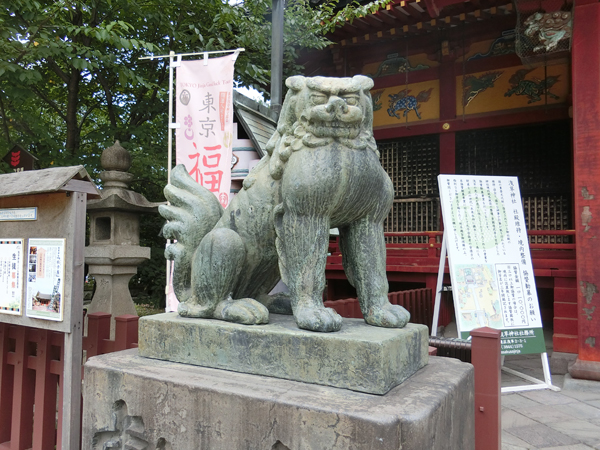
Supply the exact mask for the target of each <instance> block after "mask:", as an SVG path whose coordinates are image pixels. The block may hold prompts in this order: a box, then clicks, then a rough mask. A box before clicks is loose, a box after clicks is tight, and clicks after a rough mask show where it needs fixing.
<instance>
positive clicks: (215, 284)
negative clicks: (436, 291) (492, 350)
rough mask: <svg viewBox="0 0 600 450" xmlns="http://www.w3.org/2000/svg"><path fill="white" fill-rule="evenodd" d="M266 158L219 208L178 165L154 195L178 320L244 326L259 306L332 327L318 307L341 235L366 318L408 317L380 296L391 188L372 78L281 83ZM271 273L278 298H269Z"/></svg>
mask: <svg viewBox="0 0 600 450" xmlns="http://www.w3.org/2000/svg"><path fill="white" fill-rule="evenodd" d="M286 85H287V87H288V88H289V91H288V94H287V96H286V99H285V102H284V104H283V108H282V112H281V118H280V120H279V123H278V125H277V131H276V132H275V133H274V135H273V136H272V138H271V139H270V141H269V142H268V144H267V155H266V156H265V157H264V158H263V159H262V160H261V162H260V163H259V164H258V165H257V166H256V167H255V168H254V169H252V171H251V172H250V174H249V175H248V177H247V178H246V179H245V180H244V185H243V189H242V190H241V191H240V193H239V194H237V195H236V196H235V197H234V198H233V200H232V202H231V203H230V205H229V206H228V207H227V209H225V210H224V209H223V208H222V207H221V205H220V204H219V202H218V200H217V199H216V198H215V196H214V195H213V194H212V193H211V192H209V191H208V190H206V189H205V188H203V187H201V186H200V185H198V184H196V183H195V182H194V181H193V180H192V179H191V177H190V176H189V175H188V174H187V172H186V170H185V168H184V167H183V166H178V167H176V168H175V169H174V170H173V172H172V177H171V179H172V181H171V183H172V184H170V185H168V186H167V187H166V188H165V195H166V197H167V199H168V200H169V201H170V203H171V204H170V205H165V206H161V207H160V213H161V215H162V216H163V217H164V218H166V219H167V220H168V221H169V222H168V223H167V224H166V225H165V227H164V229H163V233H164V235H165V237H167V238H171V239H177V243H176V244H173V245H171V246H169V248H168V249H167V251H166V256H167V258H169V259H172V260H174V264H175V272H174V279H173V285H174V288H175V293H176V295H177V297H178V299H179V300H180V302H181V303H180V305H179V310H178V312H179V314H180V315H181V316H187V317H204V318H216V319H222V320H227V321H231V322H237V323H245V324H260V323H266V322H267V321H268V316H269V311H271V312H277V313H293V315H294V318H295V320H296V323H297V325H298V326H299V327H300V328H304V329H308V330H313V331H323V332H328V331H336V330H339V329H340V327H341V325H342V319H341V317H340V316H339V315H338V314H337V313H336V312H335V311H334V310H333V309H331V308H325V307H324V306H323V302H322V293H323V289H324V287H325V262H326V258H327V249H328V244H329V229H330V228H333V227H337V228H338V229H339V230H340V237H341V248H342V254H343V264H344V268H345V271H346V274H347V276H348V279H349V280H350V282H351V283H352V284H353V285H354V286H355V287H356V290H357V292H358V299H359V303H360V306H361V310H362V312H363V316H364V318H365V321H366V322H367V323H369V324H371V325H376V326H383V327H398V328H400V327H403V326H404V325H405V324H406V323H407V322H408V320H409V317H410V315H409V313H408V312H407V311H406V310H405V309H404V308H402V307H401V306H398V305H392V304H390V303H389V301H388V298H387V293H388V284H387V278H386V270H385V269H386V267H385V242H384V238H383V227H382V223H383V220H384V219H385V217H386V216H387V214H388V211H389V210H390V208H391V205H392V200H393V185H392V183H391V181H390V179H389V177H388V175H387V174H386V173H385V171H384V170H383V168H382V167H381V164H380V162H379V158H378V152H377V147H376V144H375V140H374V138H373V131H372V127H373V110H372V103H371V98H370V94H369V90H370V89H371V88H372V87H373V81H372V80H371V79H370V78H367V77H365V76H360V75H359V76H355V77H353V78H324V77H315V78H305V77H302V76H295V77H291V78H289V79H288V80H287V81H286ZM280 278H282V279H283V280H284V282H285V283H286V284H287V286H288V288H289V293H283V294H281V293H280V294H275V295H271V296H270V295H268V294H269V292H270V291H271V290H272V288H273V287H274V286H275V284H276V283H277V282H278V281H279V279H280Z"/></svg>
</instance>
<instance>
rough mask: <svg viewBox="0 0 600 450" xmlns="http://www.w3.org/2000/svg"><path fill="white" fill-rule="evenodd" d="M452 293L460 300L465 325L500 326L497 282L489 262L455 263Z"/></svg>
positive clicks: (476, 326)
mask: <svg viewBox="0 0 600 450" xmlns="http://www.w3.org/2000/svg"><path fill="white" fill-rule="evenodd" d="M452 293H453V295H455V296H456V297H457V301H458V303H459V304H460V314H461V322H462V323H463V324H464V325H465V328H470V329H474V328H479V327H490V328H502V325H503V324H502V310H501V307H500V296H499V294H498V284H497V282H496V273H495V271H494V269H493V266H492V265H491V264H478V265H476V266H471V265H463V266H461V265H458V266H457V267H456V285H453V286H452Z"/></svg>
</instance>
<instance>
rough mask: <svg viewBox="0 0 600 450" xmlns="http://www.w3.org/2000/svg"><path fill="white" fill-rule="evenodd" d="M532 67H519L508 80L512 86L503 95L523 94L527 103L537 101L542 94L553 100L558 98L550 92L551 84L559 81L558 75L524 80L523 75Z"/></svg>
mask: <svg viewBox="0 0 600 450" xmlns="http://www.w3.org/2000/svg"><path fill="white" fill-rule="evenodd" d="M532 70H533V69H520V70H517V71H516V72H515V73H514V75H513V76H512V77H510V79H509V80H508V81H509V83H510V84H511V86H512V88H511V89H509V90H508V91H506V92H505V93H504V96H505V97H510V96H511V95H513V94H514V95H524V96H526V97H527V98H529V101H528V102H527V103H535V102H539V101H540V100H541V99H542V97H543V96H544V95H547V96H548V97H550V98H553V99H554V100H558V99H559V97H558V96H557V95H556V94H554V93H552V92H550V89H551V88H552V86H554V85H555V84H556V83H557V82H558V81H559V75H556V76H547V77H546V78H544V79H543V80H540V79H538V78H534V79H532V80H526V79H525V77H526V76H527V74H528V73H529V72H531V71H532Z"/></svg>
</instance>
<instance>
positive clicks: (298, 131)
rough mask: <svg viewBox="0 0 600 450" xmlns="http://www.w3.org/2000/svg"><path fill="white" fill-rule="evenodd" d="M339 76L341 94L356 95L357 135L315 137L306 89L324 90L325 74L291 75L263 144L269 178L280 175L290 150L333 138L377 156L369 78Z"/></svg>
mask: <svg viewBox="0 0 600 450" xmlns="http://www.w3.org/2000/svg"><path fill="white" fill-rule="evenodd" d="M342 80H344V83H345V89H344V93H345V94H348V93H355V94H358V95H359V101H358V104H357V105H355V106H359V107H360V109H361V110H362V121H361V122H360V130H359V132H358V135H357V136H356V137H353V138H352V137H340V136H320V137H317V136H315V135H314V134H313V133H311V132H310V131H309V130H308V129H307V121H308V119H307V116H308V114H307V111H308V110H310V109H311V108H312V107H313V105H312V104H311V102H310V93H311V92H315V91H316V92H319V91H327V89H328V83H329V79H328V78H323V77H314V78H305V77H303V76H295V77H291V78H288V79H287V80H286V85H287V87H288V88H289V91H288V93H287V95H286V97H285V101H284V102H283V107H282V111H281V117H280V119H279V124H278V126H277V131H276V132H275V133H274V134H273V136H272V137H271V139H270V140H269V142H268V143H267V147H266V150H267V153H268V154H269V157H270V160H269V173H270V175H271V177H273V179H275V180H279V179H281V177H282V175H283V172H284V170H285V166H286V162H287V161H288V159H289V158H290V156H291V155H292V153H293V152H296V151H299V150H302V149H309V148H315V147H321V146H325V145H328V144H330V143H332V142H334V141H337V142H339V143H340V144H341V145H343V146H344V147H347V148H350V149H359V150H367V151H373V152H375V153H376V154H377V155H378V156H379V152H378V151H377V144H376V143H375V138H374V137H373V131H372V130H373V119H372V118H373V104H372V102H371V94H370V89H371V88H372V87H373V80H371V79H370V78H367V77H365V76H362V75H357V76H355V77H353V78H344V79H342Z"/></svg>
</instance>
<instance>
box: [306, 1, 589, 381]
mask: <svg viewBox="0 0 600 450" xmlns="http://www.w3.org/2000/svg"><path fill="white" fill-rule="evenodd" d="M329 38H330V40H331V41H332V42H334V44H333V45H331V46H330V47H328V48H327V49H325V50H322V51H320V52H318V53H312V54H310V55H307V56H306V57H305V60H304V64H305V67H306V70H305V74H306V75H307V76H315V75H324V76H338V77H340V76H352V75H356V74H365V75H369V76H371V77H372V78H373V80H374V83H375V86H374V88H373V90H372V91H371V95H372V100H373V109H374V133H375V138H376V140H377V143H378V146H379V151H380V153H381V163H382V165H383V167H384V168H385V170H386V171H387V172H388V174H389V175H390V177H391V179H392V181H393V182H394V185H395V190H396V198H395V201H394V206H393V210H392V211H391V213H390V216H389V217H388V219H387V221H386V224H385V231H386V239H387V245H388V262H387V264H388V277H389V280H390V290H394V289H397V290H400V289H402V288H407V287H408V288H410V287H411V286H415V287H417V286H421V287H422V286H423V285H424V286H426V287H429V288H431V289H435V287H436V279H437V272H438V265H439V254H440V251H439V250H440V242H441V235H442V231H441V230H442V228H443V224H442V218H441V213H440V205H439V192H438V186H437V176H438V174H441V173H442V174H468V175H505V176H518V178H519V184H520V191H521V196H522V199H523V209H524V213H525V218H526V222H527V229H528V234H529V241H530V249H531V254H532V259H533V266H534V271H535V278H536V285H537V290H538V297H539V300H540V308H541V312H542V318H543V321H544V323H545V324H546V326H548V327H550V325H551V328H552V329H553V350H554V352H555V353H556V352H559V353H571V354H576V355H577V359H576V362H575V364H574V365H573V366H571V369H570V371H571V375H572V376H574V377H577V378H587V379H595V380H600V252H599V251H598V248H599V247H600V3H598V2H592V1H589V0H582V1H578V0H575V1H574V2H573V1H565V2H563V1H561V0H549V1H542V0H535V1H531V0H527V1H521V0H515V2H510V1H507V0H468V1H457V0H420V1H419V0H417V1H415V2H411V1H400V0H394V1H393V2H392V3H390V4H388V5H387V6H386V7H385V8H382V9H381V10H379V11H377V12H375V13H374V14H371V15H368V16H365V17H361V18H359V19H356V20H354V21H352V23H349V22H348V23H346V24H345V25H344V26H343V27H338V29H337V30H336V31H335V32H334V33H332V34H330V35H329ZM597 246H598V247H597ZM327 267H328V269H327V278H328V295H329V298H343V297H344V296H346V297H350V296H352V294H351V287H350V286H349V284H348V283H347V281H346V280H345V276H344V274H343V269H342V266H341V257H339V254H336V249H335V248H334V249H333V254H332V256H331V257H330V258H329V261H328V266H327ZM447 282H448V283H449V280H447Z"/></svg>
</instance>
